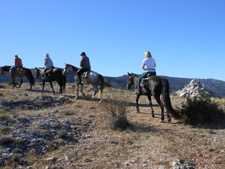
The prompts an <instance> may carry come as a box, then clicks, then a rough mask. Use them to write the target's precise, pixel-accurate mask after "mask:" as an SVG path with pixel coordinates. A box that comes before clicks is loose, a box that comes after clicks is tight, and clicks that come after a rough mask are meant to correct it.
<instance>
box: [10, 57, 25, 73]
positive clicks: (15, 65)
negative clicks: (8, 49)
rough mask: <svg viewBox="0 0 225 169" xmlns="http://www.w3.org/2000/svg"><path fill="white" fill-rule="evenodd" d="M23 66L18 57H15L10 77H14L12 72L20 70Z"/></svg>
mask: <svg viewBox="0 0 225 169" xmlns="http://www.w3.org/2000/svg"><path fill="white" fill-rule="evenodd" d="M22 66H23V64H22V60H21V59H20V58H19V57H18V55H15V64H14V66H12V67H11V70H10V73H11V76H14V70H16V69H17V68H19V67H20V68H21V67H22Z"/></svg>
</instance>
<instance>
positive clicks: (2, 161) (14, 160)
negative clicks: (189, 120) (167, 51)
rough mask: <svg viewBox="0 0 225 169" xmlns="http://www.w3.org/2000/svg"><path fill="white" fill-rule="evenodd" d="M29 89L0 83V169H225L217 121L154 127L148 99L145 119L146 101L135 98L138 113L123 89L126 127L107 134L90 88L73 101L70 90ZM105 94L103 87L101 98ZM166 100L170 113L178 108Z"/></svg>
mask: <svg viewBox="0 0 225 169" xmlns="http://www.w3.org/2000/svg"><path fill="white" fill-rule="evenodd" d="M54 87H55V88H56V90H57V89H58V88H57V87H58V86H57V84H54ZM28 88H29V85H28V84H23V85H22V87H21V88H20V89H13V90H12V89H11V87H10V86H8V85H7V84H6V83H4V84H1V88H0V168H159V169H163V168H165V169H167V168H168V169H169V168H174V169H175V168H177V169H178V168H221V169H222V168H225V160H224V159H225V158H224V157H225V146H224V134H225V130H224V128H225V125H224V123H221V124H218V125H214V126H212V127H209V128H207V129H206V128H195V127H193V126H189V125H184V124H182V123H181V122H179V121H172V122H171V123H160V122H159V119H160V110H159V107H158V106H157V104H156V102H155V100H154V99H153V104H154V110H155V114H156V117H155V118H152V117H151V116H150V109H149V107H148V106H147V98H145V97H144V96H142V97H141V99H140V111H141V112H140V113H138V114H137V113H136V109H135V94H133V93H132V92H128V91H123V92H122V93H123V95H124V96H126V97H127V99H128V101H129V103H130V104H129V106H128V114H127V117H128V120H129V122H130V123H131V124H132V125H133V128H132V129H129V130H125V131H119V130H116V131H114V130H111V129H110V128H109V125H108V121H109V118H110V116H109V114H108V113H107V112H106V111H105V110H104V108H103V106H102V103H98V101H99V100H98V99H92V98H91V95H92V93H93V91H92V90H91V89H90V87H86V88H85V91H86V95H87V96H86V97H80V98H79V99H77V100H75V99H74V97H75V92H74V89H73V86H72V84H68V85H67V90H66V92H65V93H64V95H63V96H60V95H57V94H56V95H53V94H52V93H51V89H50V87H49V85H47V86H46V89H47V90H46V92H44V93H43V94H42V93H41V86H40V85H39V84H36V86H35V87H34V90H32V91H29V90H28ZM109 93H112V91H110V92H109V89H105V91H104V94H103V97H105V98H106V95H107V94H109ZM120 93H121V91H119V90H113V94H120ZM171 99H172V104H173V106H174V107H180V106H181V104H182V103H183V102H185V99H182V98H178V97H177V96H171ZM220 103H221V104H224V102H223V101H220Z"/></svg>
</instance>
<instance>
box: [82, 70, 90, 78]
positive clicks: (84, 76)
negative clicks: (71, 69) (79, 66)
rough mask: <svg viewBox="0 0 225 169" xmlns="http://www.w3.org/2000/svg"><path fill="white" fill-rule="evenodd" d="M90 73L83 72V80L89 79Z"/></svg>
mask: <svg viewBox="0 0 225 169" xmlns="http://www.w3.org/2000/svg"><path fill="white" fill-rule="evenodd" d="M89 73H90V71H86V72H83V73H82V77H83V79H87V77H88V75H89Z"/></svg>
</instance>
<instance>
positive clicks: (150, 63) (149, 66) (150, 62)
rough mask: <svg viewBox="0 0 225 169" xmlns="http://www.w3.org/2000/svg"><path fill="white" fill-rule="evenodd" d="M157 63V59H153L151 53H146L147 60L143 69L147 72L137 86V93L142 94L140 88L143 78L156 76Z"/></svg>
mask: <svg viewBox="0 0 225 169" xmlns="http://www.w3.org/2000/svg"><path fill="white" fill-rule="evenodd" d="M155 67H156V62H155V59H153V58H152V55H151V53H150V52H149V51H146V52H145V59H144V60H143V65H142V69H143V70H145V72H144V73H142V74H141V75H140V76H139V78H138V85H137V86H136V87H137V88H136V91H135V93H137V94H141V87H140V81H141V79H142V78H145V77H147V76H156V70H155Z"/></svg>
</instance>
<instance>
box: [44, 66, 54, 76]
mask: <svg viewBox="0 0 225 169" xmlns="http://www.w3.org/2000/svg"><path fill="white" fill-rule="evenodd" d="M53 69H54V67H52V68H50V69H48V70H46V74H51V73H52V72H53Z"/></svg>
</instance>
